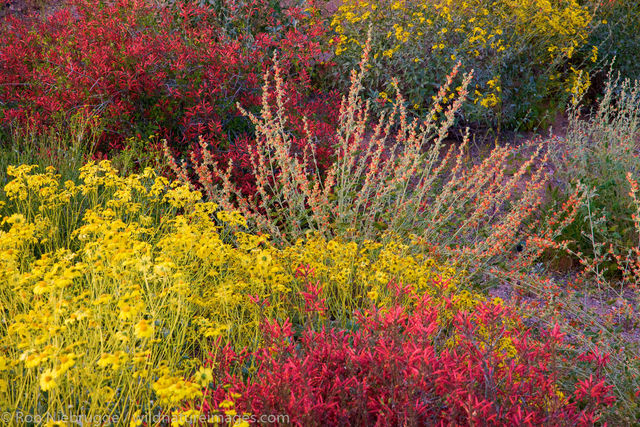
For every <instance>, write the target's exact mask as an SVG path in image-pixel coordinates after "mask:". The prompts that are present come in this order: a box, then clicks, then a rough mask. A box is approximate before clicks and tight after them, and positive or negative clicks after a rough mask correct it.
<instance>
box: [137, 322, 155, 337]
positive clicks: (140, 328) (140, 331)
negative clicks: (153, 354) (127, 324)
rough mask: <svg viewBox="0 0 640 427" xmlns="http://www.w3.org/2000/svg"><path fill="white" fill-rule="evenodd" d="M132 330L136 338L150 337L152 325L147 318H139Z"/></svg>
mask: <svg viewBox="0 0 640 427" xmlns="http://www.w3.org/2000/svg"><path fill="white" fill-rule="evenodd" d="M134 330H135V333H136V337H138V338H151V337H152V336H153V325H152V324H150V323H149V322H148V321H147V319H141V320H140V321H139V322H138V323H137V324H136V326H135V329H134Z"/></svg>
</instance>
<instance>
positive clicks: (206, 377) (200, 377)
mask: <svg viewBox="0 0 640 427" xmlns="http://www.w3.org/2000/svg"><path fill="white" fill-rule="evenodd" d="M195 380H196V381H197V382H198V383H199V384H200V385H201V386H203V387H206V386H207V385H209V383H210V382H211V381H213V371H212V370H211V368H205V367H201V368H200V370H198V372H197V373H196V376H195Z"/></svg>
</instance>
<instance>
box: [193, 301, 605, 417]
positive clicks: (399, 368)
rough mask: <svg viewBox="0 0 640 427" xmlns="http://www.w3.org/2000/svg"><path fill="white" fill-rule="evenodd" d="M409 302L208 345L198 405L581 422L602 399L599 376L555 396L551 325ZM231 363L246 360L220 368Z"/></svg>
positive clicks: (488, 307)
mask: <svg viewBox="0 0 640 427" xmlns="http://www.w3.org/2000/svg"><path fill="white" fill-rule="evenodd" d="M312 294H313V293H312V292H311V293H309V294H308V295H306V296H305V301H306V299H308V298H307V297H308V296H309V295H312ZM416 303H417V304H416V308H415V309H414V310H413V311H411V310H408V309H406V308H404V307H403V306H395V307H393V308H391V309H389V310H382V311H375V312H373V313H369V314H367V315H363V316H361V317H360V319H359V322H358V324H357V326H355V327H354V329H353V330H336V329H331V328H322V330H319V331H316V330H313V329H310V328H308V327H307V328H306V329H305V330H303V332H302V334H301V336H299V337H297V336H296V334H295V333H294V331H293V327H292V325H291V323H290V322H289V321H285V322H284V323H282V324H278V323H275V322H271V323H270V322H267V323H266V324H265V326H264V328H265V331H264V332H265V333H264V337H265V340H266V342H265V344H264V346H263V347H262V348H261V349H260V350H258V351H257V352H256V353H255V354H253V355H250V354H248V353H247V352H243V353H241V354H236V353H234V352H233V351H231V350H230V349H229V348H226V349H225V351H223V352H220V353H222V354H223V355H224V356H222V357H220V358H219V359H218V360H216V361H215V366H216V368H217V369H218V370H219V372H221V374H220V375H222V377H221V378H220V379H219V383H218V384H217V388H215V389H213V391H212V393H211V397H210V400H209V401H208V402H207V404H205V408H204V409H205V410H206V411H209V413H223V412H224V410H225V409H224V405H225V404H226V402H225V403H223V402H224V401H225V400H227V401H229V400H230V401H234V402H235V407H234V409H235V410H236V411H237V413H238V414H241V413H250V414H253V415H257V416H259V415H261V414H286V415H289V417H290V422H291V423H292V424H294V425H436V424H438V425H476V424H482V425H536V424H545V425H590V424H591V423H592V422H593V421H594V420H596V419H597V418H598V413H599V410H600V409H602V408H603V407H604V406H607V405H610V404H611V403H612V401H613V398H612V397H611V396H610V390H611V388H612V386H607V385H605V384H604V382H603V381H602V380H601V379H600V378H589V379H588V380H586V381H583V382H579V383H578V384H576V385H575V391H574V392H573V396H569V397H565V396H564V395H563V394H562V392H561V385H560V384H561V383H560V380H561V379H562V378H561V377H560V373H559V371H558V370H557V369H556V368H554V366H556V365H555V363H556V351H557V349H558V345H559V344H560V342H561V341H562V338H563V335H562V334H561V333H559V331H558V330H557V329H553V330H551V331H547V332H545V333H544V334H543V336H542V337H541V339H540V340H534V339H532V338H531V336H530V334H529V333H528V332H524V328H523V326H522V325H521V324H520V322H518V320H517V317H516V316H515V315H514V314H513V313H512V312H511V311H510V310H509V309H507V308H505V307H504V306H502V305H500V304H495V303H482V304H480V305H478V306H477V307H476V308H475V309H474V310H473V311H472V312H467V311H460V312H458V313H457V314H456V315H455V316H454V317H453V318H452V319H451V320H449V321H447V320H445V319H446V318H447V317H446V316H445V313H447V312H449V313H451V312H452V310H451V307H450V303H451V301H446V300H445V302H444V303H441V302H436V301H435V300H433V299H430V298H429V297H424V298H422V299H420V300H417V301H416ZM254 357H255V359H254ZM592 359H593V358H592V357H588V356H585V357H583V358H582V360H585V361H593V360H592ZM598 361H599V362H602V358H598ZM605 362H606V360H605ZM210 363H211V364H214V362H213V361H210ZM238 363H239V364H240V365H241V366H245V368H246V367H248V366H250V365H251V364H252V363H254V364H255V367H256V368H255V369H256V370H255V372H254V373H253V374H251V375H250V376H249V377H248V378H246V377H244V376H243V375H241V374H239V375H230V374H228V372H230V369H229V368H230V367H231V366H233V365H234V364H238ZM598 372H599V370H598ZM245 373H246V371H245ZM565 392H566V390H565ZM238 396H239V397H238ZM221 404H222V407H221ZM227 407H228V406H227Z"/></svg>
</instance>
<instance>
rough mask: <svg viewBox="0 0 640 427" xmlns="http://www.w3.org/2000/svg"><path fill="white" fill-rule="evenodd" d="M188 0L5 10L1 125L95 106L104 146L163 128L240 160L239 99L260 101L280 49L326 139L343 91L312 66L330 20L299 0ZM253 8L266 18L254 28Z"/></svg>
mask: <svg viewBox="0 0 640 427" xmlns="http://www.w3.org/2000/svg"><path fill="white" fill-rule="evenodd" d="M190 3H191V2H185V4H183V5H180V6H176V8H175V9H168V8H158V7H156V6H153V5H152V4H151V3H150V2H145V1H144V0H117V1H113V2H99V3H96V2H94V1H89V0H70V1H69V2H68V4H67V5H66V6H65V7H61V8H60V9H58V10H57V11H56V12H55V13H53V15H52V16H50V17H48V18H46V19H44V20H41V19H37V18H29V19H28V18H17V17H11V16H9V17H7V18H5V19H4V20H3V21H2V23H1V26H0V37H2V39H3V43H2V44H0V126H4V127H7V126H9V125H10V124H13V125H17V126H22V125H24V124H26V123H28V122H29V123H31V124H32V125H34V126H35V128H36V129H41V130H45V129H46V128H47V127H49V126H52V125H53V124H54V123H55V122H56V121H59V120H64V119H65V118H66V117H68V116H69V115H71V114H73V113H76V112H78V111H87V112H89V113H91V114H97V115H99V116H100V117H101V118H102V119H103V123H104V124H105V126H106V132H105V134H104V135H103V138H102V139H101V141H100V146H99V147H97V149H98V151H101V152H103V153H106V152H109V151H111V150H118V149H120V148H122V147H123V144H125V143H126V142H125V140H126V138H127V137H130V136H134V135H141V136H142V137H146V136H148V135H150V134H156V135H158V136H160V137H161V138H167V139H168V140H169V142H170V144H171V145H172V146H174V147H181V148H182V149H184V148H189V147H190V146H191V145H192V144H193V145H195V144H194V143H195V142H197V138H198V137H199V136H203V137H204V138H205V140H207V141H208V142H209V144H211V145H212V147H213V148H214V152H216V153H217V155H218V156H219V157H220V158H219V159H218V160H220V161H222V162H223V163H224V165H225V166H226V163H227V159H228V158H229V157H232V158H234V160H235V161H236V163H237V164H239V165H241V164H242V157H243V155H245V154H244V148H243V144H244V142H243V143H239V144H230V143H229V140H230V139H232V140H233V139H234V138H235V137H237V136H239V135H242V134H245V133H249V134H250V132H251V127H250V126H249V124H248V122H246V121H245V119H243V118H242V117H241V116H240V115H239V114H238V111H237V108H236V103H237V102H239V103H240V104H242V105H243V106H244V107H245V108H247V109H250V110H252V109H253V110H254V111H257V109H259V105H260V101H261V100H260V87H261V84H262V82H261V76H262V75H263V72H264V71H265V70H266V69H267V67H269V66H270V62H271V56H272V54H273V52H274V51H278V52H279V53H278V55H279V60H280V63H281V66H282V67H283V69H284V70H285V71H286V73H287V91H288V93H287V95H288V96H289V97H290V101H289V106H290V107H291V108H292V109H293V110H299V114H298V115H301V114H303V113H304V114H307V115H310V116H311V118H312V130H313V131H314V132H315V134H314V135H317V136H318V138H319V139H321V140H322V139H323V135H322V134H323V132H326V129H325V128H324V127H323V123H324V122H327V121H330V120H331V119H332V117H334V116H335V113H333V111H334V110H336V108H334V107H333V105H332V103H334V102H335V101H333V99H334V98H333V97H332V96H331V94H328V95H324V96H323V95H320V94H318V93H316V91H314V90H313V88H312V87H311V84H310V75H309V73H310V72H311V71H312V70H313V67H314V66H318V64H319V63H320V62H321V61H320V59H321V58H322V57H323V55H325V53H326V52H324V51H323V49H322V48H321V46H320V43H319V41H318V40H319V37H320V36H321V34H322V33H323V32H324V31H325V30H324V27H322V26H321V25H320V24H315V23H312V22H310V21H308V20H305V18H304V16H303V12H302V11H301V9H299V8H297V7H292V8H288V9H284V10H282V11H280V12H278V13H276V12H275V11H273V10H271V11H270V13H268V9H267V8H268V7H269V6H270V3H269V0H254V1H251V2H247V4H244V5H242V6H239V5H237V4H236V3H235V2H233V1H231V0H229V1H226V2H224V4H225V6H226V7H227V9H228V10H226V12H225V13H226V14H225V15H224V16H223V14H222V12H220V11H218V12H216V11H215V10H214V9H209V8H202V7H197V6H194V5H193V4H190ZM256 16H258V17H259V18H260V19H259V20H258V22H259V23H260V25H257V24H255V25H253V26H252V27H251V28H248V29H247V28H245V27H247V25H248V24H247V23H249V24H251V22H252V20H254V21H255V19H254V18H255V17H256ZM243 28H244V30H243ZM251 31H253V33H251ZM309 100H311V101H309ZM332 115H333V116H332ZM297 127H300V128H301V124H298V126H297Z"/></svg>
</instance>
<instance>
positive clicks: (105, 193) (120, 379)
mask: <svg viewBox="0 0 640 427" xmlns="http://www.w3.org/2000/svg"><path fill="white" fill-rule="evenodd" d="M10 173H11V176H12V177H13V180H12V181H11V182H9V183H8V184H7V185H6V186H5V193H6V195H7V197H8V199H9V203H8V204H7V206H4V207H3V209H4V211H5V212H8V214H7V215H5V216H2V217H0V223H1V224H2V226H1V228H0V304H1V305H0V316H1V319H0V320H1V322H0V348H2V353H1V354H2V355H1V356H0V407H2V408H7V409H14V410H18V409H21V410H28V411H40V410H41V408H47V410H48V412H50V413H52V412H55V413H58V412H60V411H61V412H63V413H64V412H65V411H67V410H69V408H70V407H73V408H74V409H73V411H74V413H76V414H78V415H79V414H83V415H85V416H94V415H99V414H103V413H104V411H105V408H109V410H110V411H112V413H118V414H120V415H121V416H122V417H124V418H125V419H126V418H130V419H131V420H132V422H133V425H136V424H135V419H134V418H131V417H133V412H132V411H133V410H134V409H139V408H138V407H140V408H145V410H146V411H149V413H164V414H170V413H173V412H174V411H176V410H179V408H183V407H184V402H185V401H189V402H191V405H192V406H191V407H198V405H199V404H200V402H201V400H202V399H203V398H204V393H205V391H206V390H207V388H208V387H210V386H211V384H212V382H213V381H214V379H215V377H216V375H217V373H216V372H215V369H212V368H209V367H203V365H204V360H203V359H202V358H203V357H206V356H203V355H207V354H208V352H209V351H212V350H214V346H213V345H212V337H221V338H222V339H223V342H225V341H226V342H229V343H230V344H232V345H234V346H236V347H238V348H241V347H244V346H249V347H252V346H256V345H259V343H260V340H261V334H260V329H259V328H258V326H259V323H260V322H261V321H262V320H264V319H265V318H271V319H276V318H277V319H283V318H291V319H304V318H305V315H306V308H305V299H304V298H303V296H302V295H301V292H305V291H307V289H308V284H309V283H312V284H314V285H315V284H317V285H318V286H319V289H320V292H321V297H322V298H324V299H325V301H326V305H327V309H328V310H329V311H330V313H331V314H332V315H333V317H334V318H335V319H338V320H339V321H341V322H342V323H343V324H346V323H347V322H348V321H350V320H352V319H353V318H354V316H355V312H356V310H359V309H366V308H371V307H372V306H373V305H376V306H378V307H384V306H385V305H388V304H390V303H391V302H396V301H395V300H394V298H396V297H395V296H394V292H392V291H391V288H392V286H389V283H392V284H394V283H396V284H402V285H405V286H407V285H410V286H412V289H413V290H412V292H413V293H414V294H422V293H428V294H430V295H432V296H433V297H435V298H445V297H448V298H451V299H452V301H453V304H452V308H451V310H457V309H461V308H463V307H464V308H470V307H473V305H474V304H476V303H477V302H478V301H480V300H481V298H480V297H478V296H476V295H475V294H469V293H467V292H462V293H458V292H457V288H458V286H459V283H460V280H461V278H462V276H461V274H459V273H458V272H457V271H456V270H455V269H454V268H452V267H450V266H445V265H441V264H439V263H437V262H435V261H434V260H433V259H431V258H429V257H427V256H424V255H421V254H419V253H412V250H411V248H410V247H409V246H405V245H402V244H399V243H396V242H394V241H391V242H390V243H386V244H382V243H375V242H371V241H367V242H365V243H364V244H362V245H357V244H355V243H344V242H341V241H338V240H332V241H327V240H325V239H324V238H321V237H318V236H309V237H308V238H307V239H305V240H300V241H298V243H297V244H295V245H293V246H290V247H285V248H276V247H274V246H273V245H272V244H271V243H270V242H269V237H268V236H265V235H254V234H250V233H247V232H243V231H238V229H239V228H242V227H243V226H244V225H245V224H246V223H245V221H244V218H242V217H241V216H240V215H238V214H237V213H233V212H223V211H220V210H219V209H218V208H217V206H216V205H215V204H213V203H210V202H204V201H202V200H201V195H200V193H198V192H196V191H193V190H191V189H189V188H188V187H187V186H185V185H182V184H179V183H177V182H169V181H168V180H166V179H165V178H163V177H160V176H157V175H156V174H155V172H154V171H152V170H150V169H147V170H145V171H144V172H142V173H140V174H135V175H130V176H128V177H120V176H119V175H118V173H117V171H116V170H114V169H113V167H112V166H111V164H110V163H109V162H106V161H104V162H100V163H97V164H96V163H89V164H87V165H86V166H85V167H83V169H82V171H81V177H80V181H81V182H80V183H79V184H72V183H61V182H60V180H59V177H58V176H57V175H56V174H55V173H54V171H53V170H46V171H45V172H44V173H40V172H38V171H37V168H35V167H33V166H19V167H16V168H11V169H10ZM301 266H304V270H305V271H306V272H307V274H308V275H309V276H308V277H306V278H305V277H304V275H303V274H302V273H301V272H300V271H301ZM311 272H312V273H311ZM414 300H415V299H407V301H414ZM442 316H443V319H445V320H446V319H450V318H451V316H452V314H451V313H448V314H447V313H446V312H445V313H443V314H442ZM133 402H135V404H133ZM70 405H71V406H70ZM132 405H133V406H132ZM136 405H137V406H136ZM229 410H230V411H232V409H229ZM125 411H129V412H131V413H129V412H125Z"/></svg>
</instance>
